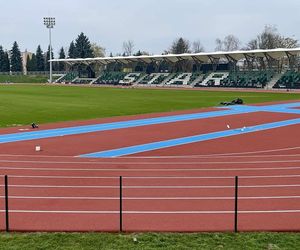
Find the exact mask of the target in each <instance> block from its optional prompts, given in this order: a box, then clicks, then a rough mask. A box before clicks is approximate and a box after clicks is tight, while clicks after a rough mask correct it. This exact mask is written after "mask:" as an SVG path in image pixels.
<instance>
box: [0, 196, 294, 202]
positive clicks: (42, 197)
mask: <svg viewBox="0 0 300 250" xmlns="http://www.w3.org/2000/svg"><path fill="white" fill-rule="evenodd" d="M0 198H5V196H0ZM9 199H29V200H31V199H32V200H34V199H37V200H40V199H45V200H52V199H53V200H104V201H105V200H120V198H119V197H70V196H66V197H64V196H15V195H12V196H9ZM234 199H235V198H234V197H225V196H224V197H186V196H185V197H123V200H234ZM273 199H300V196H257V197H254V196H245V197H239V200H273Z"/></svg>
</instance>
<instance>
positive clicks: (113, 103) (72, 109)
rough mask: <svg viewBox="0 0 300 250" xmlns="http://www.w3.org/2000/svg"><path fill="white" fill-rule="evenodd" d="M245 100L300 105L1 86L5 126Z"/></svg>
mask: <svg viewBox="0 0 300 250" xmlns="http://www.w3.org/2000/svg"><path fill="white" fill-rule="evenodd" d="M237 97H240V98H242V99H243V100H244V101H245V102H246V103H247V104H250V103H258V102H270V101H282V100H296V99H298V100H300V94H297V93H259V92H227V91H226V92H222V91H187V90H153V89H118V88H88V87H70V86H49V85H24V84H12V85H1V86H0V117H1V119H0V127H6V126H15V125H18V124H19V125H25V124H30V123H31V122H32V121H35V122H37V123H48V122H57V121H70V120H84V119H92V118H102V117H111V116H122V115H134V114H144V113H153V112H164V111H175V110H184V109H193V108H202V107H212V106H216V105H218V104H219V103H220V102H221V101H231V100H232V99H234V98H237Z"/></svg>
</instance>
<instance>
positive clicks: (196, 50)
mask: <svg viewBox="0 0 300 250" xmlns="http://www.w3.org/2000/svg"><path fill="white" fill-rule="evenodd" d="M204 51H205V49H204V47H203V45H202V43H201V42H200V40H196V41H194V42H193V52H194V53H200V52H204Z"/></svg>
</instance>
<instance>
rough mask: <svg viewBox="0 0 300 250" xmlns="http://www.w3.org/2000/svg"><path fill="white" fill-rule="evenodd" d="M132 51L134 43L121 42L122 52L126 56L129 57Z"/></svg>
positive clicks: (130, 41) (129, 41)
mask: <svg viewBox="0 0 300 250" xmlns="http://www.w3.org/2000/svg"><path fill="white" fill-rule="evenodd" d="M133 51H134V42H133V41H132V40H128V41H124V42H123V52H124V54H125V55H126V56H131V55H132V54H133Z"/></svg>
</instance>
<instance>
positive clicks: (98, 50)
mask: <svg viewBox="0 0 300 250" xmlns="http://www.w3.org/2000/svg"><path fill="white" fill-rule="evenodd" d="M91 47H92V50H93V54H94V56H95V57H105V48H103V47H101V46H100V45H98V44H97V43H92V44H91Z"/></svg>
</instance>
